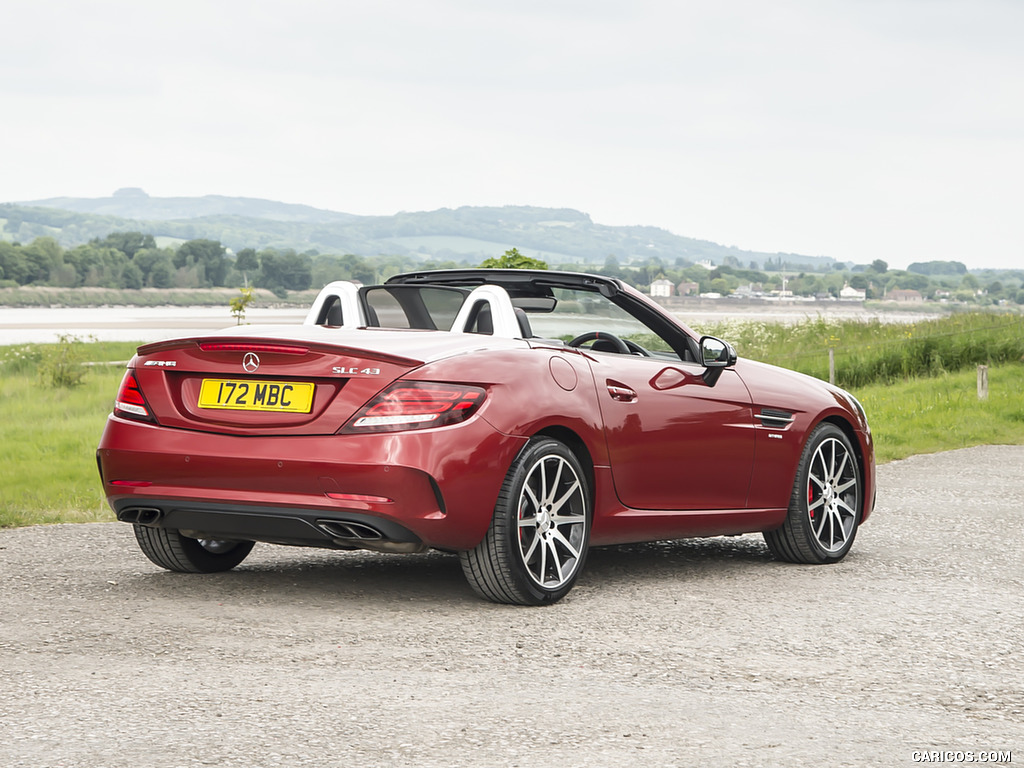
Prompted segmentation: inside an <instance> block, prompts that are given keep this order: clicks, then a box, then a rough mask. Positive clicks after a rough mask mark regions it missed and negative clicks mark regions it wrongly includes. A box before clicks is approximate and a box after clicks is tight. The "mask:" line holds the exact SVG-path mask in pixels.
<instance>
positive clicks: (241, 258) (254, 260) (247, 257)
mask: <svg viewBox="0 0 1024 768" xmlns="http://www.w3.org/2000/svg"><path fill="white" fill-rule="evenodd" d="M259 268H260V259H259V256H257V255H256V249H255V248H243V249H242V250H240V251H239V252H238V255H237V256H236V257H235V269H237V270H238V271H239V272H241V273H242V280H244V281H245V284H246V285H248V284H249V275H248V273H249V272H257V271H258V270H259Z"/></svg>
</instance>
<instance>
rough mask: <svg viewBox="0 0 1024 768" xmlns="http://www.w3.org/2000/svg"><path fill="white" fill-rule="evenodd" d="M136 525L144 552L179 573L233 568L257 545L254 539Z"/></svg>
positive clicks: (162, 565)
mask: <svg viewBox="0 0 1024 768" xmlns="http://www.w3.org/2000/svg"><path fill="white" fill-rule="evenodd" d="M133 527H134V528H135V539H136V541H138V542H139V548H140V549H141V550H142V552H143V554H145V555H146V557H148V558H149V559H150V560H151V561H153V562H154V563H155V564H156V565H159V566H160V567H161V568H166V569H167V570H169V571H177V572H178V573H217V572H219V571H228V570H231V569H232V568H234V567H235V566H236V565H238V564H239V563H240V562H242V561H243V560H245V558H246V556H248V554H249V553H250V552H251V551H252V548H253V545H254V544H255V542H252V541H221V540H218V539H202V540H200V539H191V538H189V537H188V536H184V535H182V533H181V532H180V531H178V530H177V529H175V528H151V527H149V526H147V525H135V526H133Z"/></svg>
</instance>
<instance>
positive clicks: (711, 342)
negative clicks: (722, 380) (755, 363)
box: [700, 336, 736, 387]
mask: <svg viewBox="0 0 1024 768" xmlns="http://www.w3.org/2000/svg"><path fill="white" fill-rule="evenodd" d="M700 364H701V365H703V366H704V368H705V371H704V383H705V384H707V385H708V386H709V387H713V386H715V384H716V383H717V382H718V377H719V376H721V375H722V371H723V370H725V369H726V368H731V367H732V366H734V365H736V350H735V349H733V348H732V345H731V344H729V343H728V342H726V341H722V340H721V339H716V338H715V337H714V336H702V337H701V339H700Z"/></svg>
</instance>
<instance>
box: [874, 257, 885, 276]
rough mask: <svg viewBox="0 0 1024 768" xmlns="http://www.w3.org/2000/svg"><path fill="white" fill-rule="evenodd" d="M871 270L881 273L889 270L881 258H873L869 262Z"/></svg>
mask: <svg viewBox="0 0 1024 768" xmlns="http://www.w3.org/2000/svg"><path fill="white" fill-rule="evenodd" d="M871 271H872V272H877V273H878V274H880V275H883V274H885V273H886V272H888V271H889V265H888V263H886V262H884V261H882V260H881V259H875V260H874V261H872V262H871Z"/></svg>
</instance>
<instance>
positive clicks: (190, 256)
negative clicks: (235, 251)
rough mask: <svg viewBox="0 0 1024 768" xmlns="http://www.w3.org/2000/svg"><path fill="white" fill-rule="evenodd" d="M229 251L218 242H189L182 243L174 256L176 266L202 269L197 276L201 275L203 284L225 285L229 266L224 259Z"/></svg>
mask: <svg viewBox="0 0 1024 768" xmlns="http://www.w3.org/2000/svg"><path fill="white" fill-rule="evenodd" d="M226 251H227V249H225V248H224V246H223V245H221V244H220V243H219V242H218V241H216V240H203V239H200V240H189V241H188V242H187V243H182V244H181V246H180V247H179V248H178V251H177V253H176V254H175V255H174V266H176V267H177V268H178V269H181V268H183V267H202V269H201V270H199V269H197V270H196V274H198V275H201V278H200V279H201V282H206V283H207V284H208V285H224V278H225V277H226V276H227V272H228V264H227V261H226V260H225V259H224V254H225V253H226Z"/></svg>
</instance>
